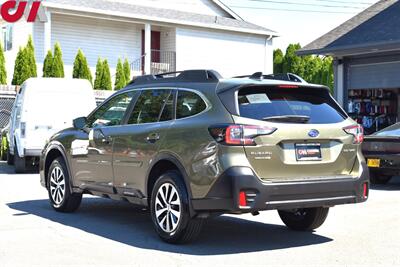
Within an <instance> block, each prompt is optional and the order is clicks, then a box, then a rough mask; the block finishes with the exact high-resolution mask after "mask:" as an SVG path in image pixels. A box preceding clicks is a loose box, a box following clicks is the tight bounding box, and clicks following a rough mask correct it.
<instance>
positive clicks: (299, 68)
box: [283, 44, 304, 76]
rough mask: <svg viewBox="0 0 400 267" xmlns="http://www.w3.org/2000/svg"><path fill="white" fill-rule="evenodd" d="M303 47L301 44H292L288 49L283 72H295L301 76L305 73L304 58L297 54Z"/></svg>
mask: <svg viewBox="0 0 400 267" xmlns="http://www.w3.org/2000/svg"><path fill="white" fill-rule="evenodd" d="M300 48H301V46H300V44H290V45H289V46H288V47H287V49H286V54H285V57H284V60H283V72H285V73H289V72H290V73H294V74H297V75H299V76H303V74H304V65H303V60H302V59H301V58H300V57H299V56H297V55H296V51H297V50H299V49H300Z"/></svg>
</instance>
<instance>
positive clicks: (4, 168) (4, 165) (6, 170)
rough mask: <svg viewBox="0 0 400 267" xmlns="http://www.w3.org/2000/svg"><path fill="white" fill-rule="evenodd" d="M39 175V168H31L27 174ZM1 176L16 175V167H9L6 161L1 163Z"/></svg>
mask: <svg viewBox="0 0 400 267" xmlns="http://www.w3.org/2000/svg"><path fill="white" fill-rule="evenodd" d="M36 173H39V169H38V168H37V167H30V168H29V169H28V170H27V172H26V174H36ZM0 174H16V173H15V171H14V166H11V165H8V164H7V162H5V161H0Z"/></svg>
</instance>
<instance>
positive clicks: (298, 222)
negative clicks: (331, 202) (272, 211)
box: [278, 207, 329, 231]
mask: <svg viewBox="0 0 400 267" xmlns="http://www.w3.org/2000/svg"><path fill="white" fill-rule="evenodd" d="M278 212H279V216H280V217H281V219H282V221H283V222H284V223H285V225H286V226H287V227H288V228H290V229H292V230H295V231H312V230H314V229H317V228H318V227H320V226H321V225H322V224H323V223H324V222H325V220H326V217H327V216H328V212H329V208H322V207H321V208H309V209H298V210H295V211H283V210H279V211H278Z"/></svg>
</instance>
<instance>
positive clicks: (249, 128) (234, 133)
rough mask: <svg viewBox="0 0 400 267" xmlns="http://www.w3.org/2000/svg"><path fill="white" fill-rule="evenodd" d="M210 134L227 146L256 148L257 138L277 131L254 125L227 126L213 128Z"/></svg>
mask: <svg viewBox="0 0 400 267" xmlns="http://www.w3.org/2000/svg"><path fill="white" fill-rule="evenodd" d="M209 130H210V134H211V136H212V137H214V139H215V140H216V141H217V142H220V143H225V144H226V145H249V146H254V145H256V142H255V140H254V138H255V137H257V136H261V135H270V134H272V133H273V132H275V131H276V128H274V127H267V126H254V125H239V124H233V125H227V126H212V127H210V129H209Z"/></svg>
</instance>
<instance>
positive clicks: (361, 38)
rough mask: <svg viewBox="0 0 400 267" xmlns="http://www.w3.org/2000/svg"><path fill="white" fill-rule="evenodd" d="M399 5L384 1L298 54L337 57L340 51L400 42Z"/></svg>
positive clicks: (395, 0)
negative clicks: (335, 55)
mask: <svg viewBox="0 0 400 267" xmlns="http://www.w3.org/2000/svg"><path fill="white" fill-rule="evenodd" d="M399 14H400V2H399V1H398V0H381V1H379V2H378V3H376V4H375V5H372V6H371V7H369V8H367V9H366V10H364V11H363V12H361V13H359V14H358V15H356V16H354V17H353V18H351V19H350V20H348V21H346V22H345V23H343V24H342V25H340V26H339V27H337V28H335V29H333V30H332V31H330V32H328V33H327V34H325V35H323V36H321V37H320V38H318V39H317V40H315V41H313V42H311V43H310V44H308V45H306V46H305V47H303V48H302V49H301V50H299V52H298V54H330V53H332V54H334V51H340V50H341V49H350V48H361V47H368V46H369V45H378V44H385V43H393V42H399V43H400V15H399Z"/></svg>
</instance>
